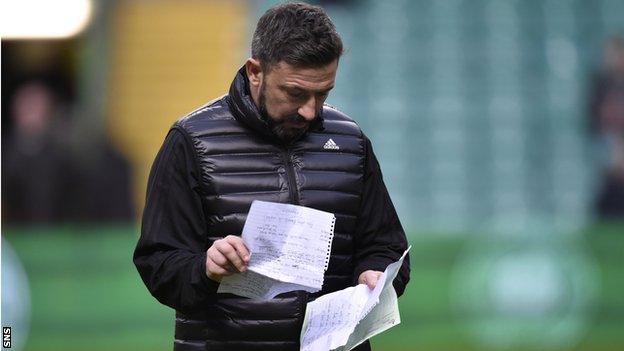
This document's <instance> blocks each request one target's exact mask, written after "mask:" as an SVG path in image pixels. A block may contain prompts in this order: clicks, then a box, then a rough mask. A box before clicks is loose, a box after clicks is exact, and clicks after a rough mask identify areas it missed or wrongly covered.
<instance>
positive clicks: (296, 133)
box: [258, 84, 310, 143]
mask: <svg viewBox="0 0 624 351" xmlns="http://www.w3.org/2000/svg"><path fill="white" fill-rule="evenodd" d="M265 91H266V87H265V85H264V84H262V85H261V86H260V91H259V92H258V111H259V112H260V115H261V116H262V118H264V119H265V121H267V123H268V124H269V127H270V128H271V131H272V132H273V133H274V134H275V135H276V136H277V137H278V138H279V139H280V140H282V141H284V142H285V143H291V142H293V141H295V140H297V139H299V138H300V137H301V136H303V135H304V134H305V133H306V132H307V131H308V128H309V126H310V123H309V122H308V121H306V119H305V118H304V117H303V116H301V115H299V114H294V115H290V116H287V117H285V118H283V119H281V120H275V119H274V118H273V117H271V116H270V115H269V112H268V111H267V108H266V92H265ZM287 123H305V124H306V125H305V126H304V127H303V128H287V127H286V124H287Z"/></svg>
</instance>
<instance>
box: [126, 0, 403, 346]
mask: <svg viewBox="0 0 624 351" xmlns="http://www.w3.org/2000/svg"><path fill="white" fill-rule="evenodd" d="M341 54H342V42H341V39H340V37H339V36H338V34H337V33H336V30H335V27H334V25H333V24H332V22H331V20H330V19H329V17H328V16H327V14H326V13H325V12H324V11H323V10H322V9H321V8H319V7H315V6H310V5H307V4H301V3H296V4H292V3H290V4H282V5H278V6H276V7H273V8H271V9H269V10H268V11H267V12H266V13H265V14H264V15H263V16H262V18H260V20H259V22H258V25H257V27H256V31H255V33H254V36H253V41H252V57H251V58H249V59H247V61H246V62H245V65H244V66H243V67H242V68H241V69H240V70H239V72H238V74H237V75H236V77H235V78H234V81H233V83H232V85H231V87H230V90H229V94H227V95H225V96H223V97H221V98H218V99H216V100H214V101H211V102H209V103H208V104H207V105H205V106H203V107H201V108H200V109H198V110H196V111H194V112H192V113H190V114H189V115H187V116H185V117H184V118H182V119H180V120H178V121H177V122H176V123H175V124H174V125H173V127H172V128H171V130H170V132H169V134H168V135H167V138H166V140H165V142H164V145H163V146H162V148H161V150H160V152H159V154H158V156H157V157H156V160H155V161H154V165H153V168H152V171H151V175H150V179H149V184H148V191H147V201H146V207H145V212H144V216H143V224H142V232H141V238H140V239H139V243H138V245H137V248H136V251H135V253H134V262H135V264H136V266H137V268H138V270H139V272H140V274H141V277H142V278H143V281H144V282H145V284H146V285H147V287H148V289H149V290H150V292H151V293H152V294H153V295H154V296H155V297H156V298H157V299H158V300H159V301H160V302H162V303H163V304H165V305H168V306H170V307H172V308H174V309H175V310H176V329H175V342H174V349H175V350H228V351H229V350H249V349H252V348H253V349H254V350H297V349H299V336H300V333H301V326H302V323H303V317H304V315H305V307H306V304H307V303H308V302H309V301H311V300H313V299H315V298H317V297H318V296H320V295H323V294H326V293H330V292H333V291H337V290H341V289H344V288H347V287H349V286H352V285H354V284H357V283H365V284H367V285H368V286H369V287H371V288H373V287H374V286H375V284H376V281H377V278H378V276H379V275H380V274H381V272H382V271H383V270H384V269H385V268H386V266H387V265H388V264H390V263H391V262H394V261H396V260H397V259H398V258H399V257H400V256H401V254H402V253H403V251H404V250H405V249H406V248H407V240H406V238H405V233H404V231H403V229H402V227H401V224H400V222H399V219H398V217H397V215H396V211H395V209H394V206H393V205H392V202H391V200H390V198H389V196H388V192H387V190H386V187H385V185H384V183H383V181H382V177H381V171H380V169H379V164H378V162H377V160H376V158H375V155H374V154H373V151H372V148H371V145H370V141H369V140H368V139H367V138H366V137H365V136H364V135H363V134H362V132H361V131H360V129H359V128H358V126H357V125H356V124H355V123H354V122H353V121H352V120H351V119H350V118H349V117H347V116H346V115H344V114H343V113H341V112H339V111H337V110H336V109H334V108H332V107H329V106H327V105H324V101H325V99H326V98H327V95H328V93H329V91H330V90H331V89H332V87H333V86H334V80H335V76H336V69H337V67H338V61H339V58H340V56H341ZM253 200H264V201H272V202H282V203H292V204H296V205H301V206H307V207H311V208H315V209H319V210H323V211H327V212H331V213H334V214H335V216H336V225H335V234H334V239H333V243H332V248H331V257H330V262H329V267H328V269H327V271H326V273H325V279H324V284H323V289H322V291H320V292H319V293H316V294H309V293H307V292H304V291H293V292H289V293H285V294H282V295H278V296H277V297H276V298H274V299H272V300H269V301H256V300H250V299H246V298H242V297H238V296H234V295H230V294H217V293H216V291H217V288H218V285H219V281H220V280H221V278H222V277H223V276H226V275H230V274H236V273H237V272H242V271H244V270H245V269H246V266H247V263H248V262H249V259H250V252H249V251H248V250H247V248H246V246H245V244H244V243H243V242H242V240H241V238H240V234H241V233H242V228H243V225H244V223H245V218H246V215H247V212H248V211H249V207H250V206H251V203H252V201H253ZM408 280H409V260H408V259H406V260H405V264H404V266H403V267H402V268H401V271H400V273H399V275H398V277H397V278H396V279H395V281H394V286H395V289H396V291H397V293H398V294H399V295H400V294H402V293H403V290H404V289H405V285H406V284H407V282H408ZM357 349H358V350H369V349H370V346H369V344H368V342H366V343H364V344H362V345H361V346H360V347H358V348H357Z"/></svg>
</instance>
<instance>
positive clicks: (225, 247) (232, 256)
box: [217, 241, 247, 272]
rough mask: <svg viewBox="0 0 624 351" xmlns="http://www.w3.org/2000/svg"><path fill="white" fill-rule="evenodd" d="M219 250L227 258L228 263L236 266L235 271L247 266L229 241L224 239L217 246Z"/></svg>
mask: <svg viewBox="0 0 624 351" xmlns="http://www.w3.org/2000/svg"><path fill="white" fill-rule="evenodd" d="M217 249H218V250H219V252H220V253H221V254H222V255H223V256H225V257H226V258H227V260H228V261H229V263H230V264H231V265H232V266H234V268H236V271H238V272H243V271H244V270H245V268H246V267H247V264H246V263H245V262H243V259H242V258H241V257H240V256H239V255H238V252H237V251H236V248H234V246H232V244H231V243H230V242H229V241H224V242H223V243H222V244H220V245H219V246H217Z"/></svg>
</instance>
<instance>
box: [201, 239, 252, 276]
mask: <svg viewBox="0 0 624 351" xmlns="http://www.w3.org/2000/svg"><path fill="white" fill-rule="evenodd" d="M250 256H251V254H250V253H249V250H248V249H247V246H245V244H244V243H243V239H242V238H240V237H238V236H235V235H228V236H226V237H225V238H223V239H219V240H216V241H215V242H214V243H213V244H212V246H210V248H209V249H208V251H207V252H206V275H207V276H208V278H210V279H212V280H214V281H217V282H220V281H221V279H222V278H223V277H224V276H226V275H231V274H232V273H237V272H244V271H245V270H246V269H247V264H248V263H249V258H250Z"/></svg>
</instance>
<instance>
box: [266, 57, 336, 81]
mask: <svg viewBox="0 0 624 351" xmlns="http://www.w3.org/2000/svg"><path fill="white" fill-rule="evenodd" d="M337 68H338V62H337V61H334V62H332V63H330V64H328V65H326V66H321V67H296V66H293V65H290V64H288V63H286V62H279V63H277V64H275V65H274V66H273V67H272V68H271V71H270V72H269V73H268V77H272V78H273V79H274V80H275V81H276V82H277V83H278V84H280V85H284V86H292V87H298V86H301V85H304V86H307V85H314V86H333V85H334V80H335V78H336V69H337Z"/></svg>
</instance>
